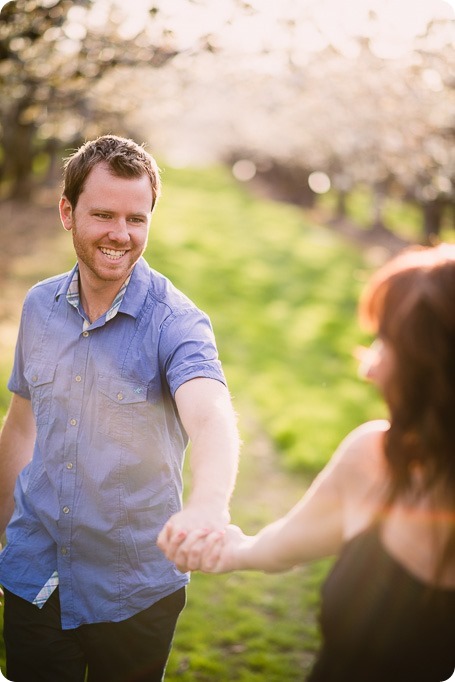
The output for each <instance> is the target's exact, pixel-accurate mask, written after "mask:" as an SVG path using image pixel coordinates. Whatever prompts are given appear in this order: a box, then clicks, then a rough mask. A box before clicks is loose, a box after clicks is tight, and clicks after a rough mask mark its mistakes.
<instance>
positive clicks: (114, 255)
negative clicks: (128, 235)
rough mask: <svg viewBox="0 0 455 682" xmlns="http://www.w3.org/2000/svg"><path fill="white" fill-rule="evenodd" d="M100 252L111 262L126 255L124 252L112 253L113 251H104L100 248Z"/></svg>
mask: <svg viewBox="0 0 455 682" xmlns="http://www.w3.org/2000/svg"><path fill="white" fill-rule="evenodd" d="M100 251H101V253H104V255H105V256H107V257H108V258H111V259H112V260H118V259H119V258H121V257H122V256H124V255H125V253H126V251H114V249H104V248H103V247H100Z"/></svg>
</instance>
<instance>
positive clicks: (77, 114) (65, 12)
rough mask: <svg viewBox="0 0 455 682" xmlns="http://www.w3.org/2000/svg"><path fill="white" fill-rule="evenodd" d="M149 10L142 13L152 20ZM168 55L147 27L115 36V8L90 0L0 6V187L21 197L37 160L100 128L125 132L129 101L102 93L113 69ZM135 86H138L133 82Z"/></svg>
mask: <svg viewBox="0 0 455 682" xmlns="http://www.w3.org/2000/svg"><path fill="white" fill-rule="evenodd" d="M154 14H155V12H154V11H153V10H152V11H151V12H150V13H149V20H150V21H153V16H154ZM174 56H175V52H174V51H173V50H172V49H170V48H169V46H168V45H167V44H166V39H165V36H164V35H162V36H159V37H158V39H157V40H155V41H152V40H150V36H149V35H148V34H147V26H146V25H144V26H143V27H140V28H139V29H138V30H137V31H136V33H135V35H132V36H129V37H127V38H125V36H124V35H122V15H121V13H120V12H119V10H116V9H115V8H111V9H110V10H109V11H107V12H106V13H105V14H104V15H103V14H102V13H101V14H100V5H99V3H98V4H97V3H96V2H93V0H14V1H12V2H8V3H7V4H6V5H5V6H4V7H3V9H2V11H1V13H0V82H1V88H2V98H1V100H0V133H1V142H0V149H1V157H0V182H1V184H2V186H3V188H4V191H3V194H4V195H5V194H6V195H7V196H11V197H12V198H21V199H24V200H27V199H28V198H29V197H30V195H31V192H32V189H33V184H34V183H33V170H34V165H35V162H36V161H37V159H40V158H41V159H43V157H46V158H47V161H48V165H49V164H50V169H49V170H52V160H53V158H54V157H55V154H56V153H57V151H59V150H60V149H61V148H62V147H68V146H74V145H75V144H78V143H79V142H81V141H83V140H84V139H86V138H87V137H89V136H91V135H94V134H97V133H98V132H99V130H100V129H101V128H104V129H115V130H117V131H118V130H121V131H122V132H124V133H127V132H128V129H127V125H126V124H125V123H123V119H124V114H125V112H126V111H127V110H128V109H129V108H130V107H134V102H133V101H131V98H130V100H129V101H122V99H121V98H120V97H119V96H118V93H116V92H115V91H114V92H112V91H111V92H108V93H106V92H104V93H103V95H104V99H102V98H101V97H100V98H98V97H97V93H98V92H99V91H101V92H102V85H101V83H102V81H103V80H104V79H105V78H106V77H107V76H108V75H109V74H111V73H113V72H114V71H119V70H120V71H121V70H122V69H123V70H124V71H125V70H128V69H129V70H130V71H131V70H132V69H133V68H134V67H137V66H138V65H144V64H147V66H148V68H156V67H160V66H162V65H163V64H164V63H166V62H167V61H168V60H169V59H171V58H172V57H174ZM139 91H140V88H139Z"/></svg>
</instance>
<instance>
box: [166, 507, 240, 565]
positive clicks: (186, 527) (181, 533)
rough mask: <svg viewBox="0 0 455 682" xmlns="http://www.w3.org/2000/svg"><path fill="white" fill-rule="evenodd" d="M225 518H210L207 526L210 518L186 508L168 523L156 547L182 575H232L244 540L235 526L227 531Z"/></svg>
mask: <svg viewBox="0 0 455 682" xmlns="http://www.w3.org/2000/svg"><path fill="white" fill-rule="evenodd" d="M228 517H229V515H228V514H225V515H222V518H219V519H214V518H213V517H212V521H211V522H210V523H207V519H208V518H210V516H207V515H206V514H200V513H199V511H197V510H195V509H191V507H187V508H185V509H184V510H182V511H181V512H178V513H177V514H174V516H172V517H171V518H170V519H169V521H168V522H167V523H166V525H165V526H164V528H163V529H162V531H161V533H160V534H159V536H158V540H157V545H158V547H159V548H160V549H161V551H162V552H163V553H164V554H165V556H166V557H167V559H169V560H170V561H173V562H174V563H175V565H176V566H177V568H178V569H179V570H180V571H182V572H185V571H196V570H199V571H204V572H207V573H224V572H227V571H233V570H235V569H236V568H237V567H238V565H237V559H236V549H237V547H238V546H240V544H242V543H243V542H244V540H246V536H245V535H244V534H243V533H242V531H241V530H240V528H238V527H237V526H227V527H226V523H227V522H228ZM203 521H205V522H206V523H205V524H204V523H203Z"/></svg>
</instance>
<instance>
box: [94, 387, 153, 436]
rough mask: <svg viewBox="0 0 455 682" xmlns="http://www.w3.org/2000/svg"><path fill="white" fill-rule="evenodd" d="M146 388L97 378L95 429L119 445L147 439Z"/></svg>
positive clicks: (147, 407) (147, 405) (147, 406)
mask: <svg viewBox="0 0 455 682" xmlns="http://www.w3.org/2000/svg"><path fill="white" fill-rule="evenodd" d="M148 409H149V404H148V402H147V385H146V384H142V383H139V382H136V381H131V380H128V379H122V378H120V377H110V376H105V375H101V374H100V375H98V418H97V429H98V431H99V432H100V433H102V434H103V435H104V436H108V437H109V438H112V439H113V440H116V441H118V442H120V443H131V441H132V440H133V438H134V440H135V441H137V440H144V439H145V438H146V437H147V412H148Z"/></svg>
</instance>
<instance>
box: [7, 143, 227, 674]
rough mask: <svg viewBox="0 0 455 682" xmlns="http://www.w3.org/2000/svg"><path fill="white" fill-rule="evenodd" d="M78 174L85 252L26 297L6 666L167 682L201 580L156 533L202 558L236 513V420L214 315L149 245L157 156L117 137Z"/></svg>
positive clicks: (93, 146)
mask: <svg viewBox="0 0 455 682" xmlns="http://www.w3.org/2000/svg"><path fill="white" fill-rule="evenodd" d="M64 182H65V184H64V191H63V196H62V198H61V200H60V217H61V220H62V224H63V227H64V228H65V230H67V231H69V232H71V233H72V238H73V244H74V249H75V252H76V256H77V264H76V266H75V267H74V268H73V270H72V271H71V272H70V273H67V274H64V275H59V276H57V277H53V278H51V279H48V280H46V281H44V282H40V283H39V284H37V285H36V286H35V287H33V288H32V289H31V290H30V291H29V293H28V295H27V297H26V300H25V303H24V308H23V313H22V320H21V326H20V331H19V337H18V342H17V347H16V355H15V362H14V368H13V371H12V375H11V378H10V382H9V389H10V390H11V391H12V392H13V398H12V401H11V406H10V409H9V411H8V414H7V417H6V421H5V424H4V427H3V431H2V434H1V437H0V481H1V491H0V532H3V529H4V528H5V527H6V526H8V527H7V530H6V537H7V544H6V547H5V549H4V550H3V552H2V553H1V555H0V583H1V584H2V585H3V586H4V592H5V619H4V640H5V646H6V652H7V676H8V678H9V679H11V680H14V682H35V681H36V682H38V681H39V682H83V681H84V679H85V674H86V669H87V670H88V678H87V679H88V680H89V682H106V680H109V682H139V681H144V682H145V681H147V682H154V681H155V680H161V679H162V678H163V674H164V669H165V665H166V662H167V658H168V655H169V651H170V647H171V641H172V637H173V633H174V628H175V624H176V621H177V618H178V615H179V613H180V611H181V610H182V608H183V605H184V599H185V585H186V583H187V582H188V575H187V574H185V573H181V572H180V571H179V570H178V568H177V567H176V566H175V565H174V564H173V563H171V562H170V561H168V560H167V559H166V558H165V556H164V554H163V552H162V551H161V550H160V549H159V548H158V547H157V544H156V542H157V537H158V535H159V533H160V531H161V535H160V546H161V547H162V548H163V549H165V548H166V546H167V543H172V542H175V541H176V538H177V537H186V538H187V540H186V546H188V548H189V555H191V556H192V557H193V561H195V562H196V563H197V557H198V554H199V552H200V551H202V549H203V544H204V535H205V534H206V533H207V531H209V530H212V531H213V530H215V531H220V532H222V529H223V528H224V527H225V525H226V523H228V522H229V510H228V509H229V499H230V495H231V492H232V489H233V486H234V481H235V475H236V470H237V458H238V442H239V441H238V433H237V426H236V418H235V415H234V411H233V409H232V405H231V401H230V396H229V392H228V390H227V388H226V385H225V379H224V376H223V373H222V369H221V366H220V362H219V360H218V357H217V350H216V346H215V341H214V337H213V333H212V329H211V326H210V322H209V320H208V318H207V317H206V316H205V315H204V314H203V313H202V312H201V311H200V310H198V309H197V308H196V307H195V306H194V304H193V303H191V301H190V300H189V299H187V298H186V297H185V296H184V295H183V294H182V293H180V292H179V291H177V290H176V289H175V288H174V287H173V285H172V284H171V283H170V282H169V280H167V279H166V278H165V277H163V276H162V275H160V274H159V273H157V272H156V271H154V270H152V269H150V268H149V266H148V265H147V263H146V262H145V260H144V259H143V258H142V254H143V252H144V249H145V247H146V244H147V238H148V234H149V225H150V219H151V215H152V212H153V210H154V207H155V205H156V202H157V200H158V197H159V195H160V178H159V170H158V168H157V165H156V163H155V161H154V159H153V158H152V157H151V156H150V155H149V154H148V153H147V152H146V151H145V150H144V149H143V147H140V146H138V145H137V144H136V143H134V142H133V141H131V140H126V139H123V138H119V137H116V136H112V135H109V136H103V137H100V138H99V139H97V140H94V141H91V142H88V143H86V144H85V145H83V146H82V147H81V148H80V149H79V150H78V151H77V152H75V153H74V154H73V155H72V156H71V157H70V158H69V159H68V160H67V163H66V166H65V176H64ZM183 265H184V264H183V263H182V266H183ZM188 440H190V441H191V445H192V447H191V471H192V486H191V494H190V495H189V497H188V501H187V503H186V505H185V506H184V508H183V509H182V508H181V493H182V463H183V456H184V451H185V448H186V446H187V444H188ZM14 487H15V491H14V500H13V490H14Z"/></svg>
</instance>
